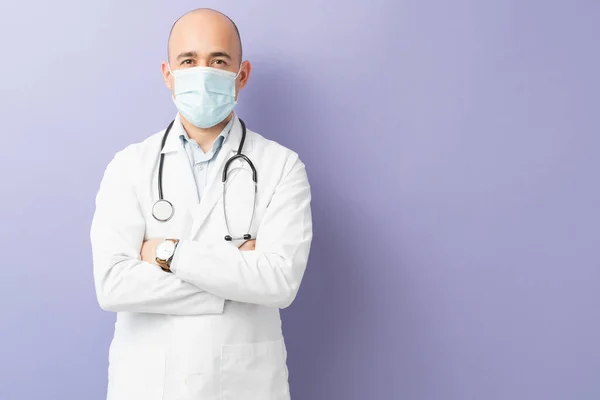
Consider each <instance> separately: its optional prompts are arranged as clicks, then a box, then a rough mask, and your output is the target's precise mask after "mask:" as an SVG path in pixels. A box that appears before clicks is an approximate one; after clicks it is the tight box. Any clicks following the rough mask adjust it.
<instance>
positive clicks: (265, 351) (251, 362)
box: [220, 339, 290, 400]
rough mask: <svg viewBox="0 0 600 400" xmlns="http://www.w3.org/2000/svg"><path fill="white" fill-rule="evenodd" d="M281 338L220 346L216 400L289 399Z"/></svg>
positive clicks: (284, 355)
mask: <svg viewBox="0 0 600 400" xmlns="http://www.w3.org/2000/svg"><path fill="white" fill-rule="evenodd" d="M289 399H290V392H289V386H288V370H287V366H286V350H285V345H284V343H283V339H279V340H273V341H265V342H257V343H240V344H228V345H223V346H222V347H221V396H220V400H289Z"/></svg>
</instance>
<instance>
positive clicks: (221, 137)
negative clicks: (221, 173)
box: [176, 115, 235, 152]
mask: <svg viewBox="0 0 600 400" xmlns="http://www.w3.org/2000/svg"><path fill="white" fill-rule="evenodd" d="M234 120H235V115H232V117H231V119H230V120H229V122H228V123H227V125H225V127H224V128H223V130H222V131H221V133H219V136H217V137H216V138H215V140H214V142H213V144H212V147H211V150H209V151H208V152H211V151H212V152H214V151H215V150H217V149H218V148H219V147H221V145H222V144H223V143H224V142H225V140H226V139H227V137H228V136H229V131H231V127H232V126H233V121H234ZM176 122H177V123H178V124H179V128H180V129H178V130H177V131H178V133H179V139H180V140H181V143H182V144H183V145H186V143H189V142H191V141H192V139H190V137H189V135H188V134H187V132H186V130H185V129H184V128H183V124H182V123H181V120H180V119H178V120H177V121H176Z"/></svg>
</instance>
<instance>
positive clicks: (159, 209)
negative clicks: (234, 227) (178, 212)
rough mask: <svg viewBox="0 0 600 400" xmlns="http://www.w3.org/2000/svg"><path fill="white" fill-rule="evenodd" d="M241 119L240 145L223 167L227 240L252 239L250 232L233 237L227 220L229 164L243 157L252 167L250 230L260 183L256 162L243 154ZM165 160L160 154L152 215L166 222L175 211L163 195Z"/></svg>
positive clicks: (243, 138)
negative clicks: (226, 196)
mask: <svg viewBox="0 0 600 400" xmlns="http://www.w3.org/2000/svg"><path fill="white" fill-rule="evenodd" d="M238 119H239V118H238ZM239 121H240V123H241V124H242V140H241V141H240V146H239V147H238V150H237V154H235V155H233V156H232V157H231V158H229V160H227V162H226V163H225V166H224V167H223V176H222V182H223V216H224V217H225V227H226V228H227V235H225V240H227V241H228V242H230V241H232V240H240V239H243V240H250V239H251V238H252V235H250V233H246V234H244V235H243V236H241V237H232V236H231V232H230V231H229V222H228V220H227V207H226V206H225V188H226V186H227V172H228V170H229V166H230V165H231V163H232V162H234V161H235V160H237V159H242V160H244V161H246V163H247V164H248V165H249V166H250V169H251V170H252V181H253V182H254V196H253V201H252V202H253V204H252V217H251V218H250V224H249V225H248V232H250V228H251V227H252V222H253V221H254V210H255V209H256V192H257V187H258V184H257V182H258V180H257V177H256V168H254V164H253V163H252V161H250V159H249V158H248V157H247V156H246V155H245V154H242V149H243V148H244V141H245V140H246V124H245V123H244V121H242V120H241V119H239ZM174 122H175V120H173V121H171V123H170V124H169V126H168V127H167V130H166V131H165V134H164V135H163V138H162V143H161V145H160V150H161V151H162V149H163V147H164V146H165V142H166V141H167V136H168V135H169V132H170V131H171V128H172V127H173V123H174ZM164 162H165V154H164V153H161V154H160V162H159V165H158V200H157V201H156V203H154V206H152V216H153V217H154V219H156V220H157V221H160V222H166V221H168V220H170V219H171V217H172V216H173V214H174V211H175V209H174V207H173V204H171V202H170V201H169V200H166V199H165V198H164V197H163V190H162V171H163V164H164ZM239 168H241V167H239ZM236 169H237V168H236Z"/></svg>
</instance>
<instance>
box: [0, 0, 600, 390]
mask: <svg viewBox="0 0 600 400" xmlns="http://www.w3.org/2000/svg"><path fill="white" fill-rule="evenodd" d="M359 3H360V4H359ZM198 6H212V7H216V8H219V9H220V10H222V11H224V12H226V13H228V14H229V15H230V16H231V17H232V18H234V19H235V20H236V21H237V22H238V25H239V28H240V30H241V33H242V37H243V41H244V46H245V55H246V58H247V59H249V60H251V61H252V62H253V66H254V69H253V74H252V76H251V80H250V83H249V85H248V87H247V88H246V90H245V91H244V92H243V94H242V96H241V99H240V100H241V101H240V105H239V108H238V112H239V114H240V115H241V116H242V117H243V118H245V119H246V121H247V122H248V124H249V126H250V127H251V128H252V129H253V130H256V131H258V132H261V133H262V134H264V135H265V136H268V137H270V138H272V139H275V140H277V141H279V142H281V143H283V144H285V145H287V146H289V147H291V148H293V149H294V150H296V151H298V152H299V153H300V155H301V157H302V159H303V160H304V162H305V163H306V165H307V169H308V172H309V178H310V180H311V184H312V187H313V198H314V201H313V213H314V221H315V236H314V238H315V240H314V244H313V250H312V253H311V259H310V263H309V267H308V269H307V273H306V276H305V280H304V283H303V286H302V288H301V290H300V293H299V295H298V298H297V300H296V302H295V303H294V304H293V305H292V306H291V307H290V308H288V309H287V310H285V311H284V312H283V318H284V332H285V337H286V340H287V343H288V350H289V367H290V373H291V388H292V395H293V398H294V400H320V399H335V400H338V399H340V400H365V399H406V400H440V399H444V400H470V399H473V400H481V399H485V400H531V399H544V400H553V399H557V400H558V399H560V400H565V399H569V400H597V399H598V398H600V379H599V376H600V344H599V343H600V341H599V338H600V320H599V312H598V297H599V295H600V290H599V289H600V282H599V279H600V270H599V266H600V262H599V256H598V249H599V248H600V246H599V239H600V237H599V234H600V232H599V227H600V207H599V205H600V189H599V188H598V178H597V173H598V170H599V168H600V158H599V157H598V147H599V145H600V138H599V136H598V131H599V129H600V113H599V112H598V107H599V103H600V99H599V98H598V97H599V96H598V93H599V89H600V79H599V77H598V71H600V56H599V55H598V37H599V35H600V25H599V24H598V21H599V20H600V4H599V3H598V2H597V1H595V0H590V1H573V0H571V1H566V0H564V1H541V0H539V1H520V0H502V1H501V0H497V1H493V2H491V1H488V2H482V1H475V0H471V1H467V0H458V1H453V2H449V1H442V0H438V1H417V0H406V1H397V0H387V1H385V0H377V1H373V0H370V1H367V0H365V1H362V2H359V1H355V2H348V1H341V0H337V1H318V0H305V1H302V2H299V1H297V2H287V1H285V2H284V1H275V0H270V1H267V0H262V1H257V0H253V1H245V2H241V1H237V2H236V1H205V2H198V1H178V2H167V1H136V2H132V1H130V2H125V1H116V0H111V1H75V0H71V1H67V0H60V1H52V2H43V1H37V2H31V1H29V2H28V1H22V2H15V1H11V2H8V1H7V2H2V3H0V41H1V42H0V44H1V46H0V48H2V53H3V55H4V56H3V58H2V60H3V61H2V62H1V64H0V76H1V78H0V90H1V93H2V102H1V111H0V115H1V122H2V141H3V146H2V155H1V158H0V171H2V172H1V173H2V185H1V187H0V191H1V192H0V194H1V196H0V199H1V200H0V201H1V207H0V210H1V211H0V213H1V214H0V217H1V221H2V222H1V229H0V235H1V236H0V240H1V243H2V258H3V260H2V274H1V277H0V285H1V290H0V304H2V309H3V311H2V317H3V318H2V331H1V334H0V360H1V363H0V399H3V400H4V399H6V400H30V399H61V400H76V399H77V400H79V399H86V400H101V399H104V395H105V387H106V373H107V371H106V368H107V350H108V344H109V341H110V339H111V337H112V329H113V325H112V324H113V321H114V315H113V314H110V313H105V312H103V311H101V310H100V308H99V307H98V305H97V303H96V299H95V294H94V288H93V281H92V264H91V253H90V245H89V227H90V222H91V217H92V213H93V210H94V204H93V202H94V198H95V195H96V191H97V190H98V186H99V183H100V179H101V177H102V173H103V172H104V168H105V167H106V164H107V163H108V161H109V160H110V158H111V157H112V156H113V155H114V153H115V152H116V151H118V150H120V149H122V148H123V147H125V146H126V145H127V144H129V143H132V142H135V141H140V140H142V139H144V138H146V137H147V136H149V135H150V134H152V133H154V132H156V131H158V130H160V129H162V128H163V127H164V126H166V124H167V123H168V122H169V121H170V119H171V118H172V117H173V116H174V113H175V109H174V106H173V104H172V102H171V99H170V94H169V92H168V91H167V89H166V88H165V87H164V85H163V82H162V78H161V76H160V62H161V61H162V60H163V58H164V55H165V48H166V40H167V34H168V31H169V29H170V26H171V24H172V23H173V21H174V20H175V19H176V18H177V17H178V16H179V15H181V14H182V13H184V12H185V11H188V10H189V9H192V8H195V7H198Z"/></svg>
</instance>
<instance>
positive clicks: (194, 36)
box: [162, 11, 251, 99]
mask: <svg viewBox="0 0 600 400" xmlns="http://www.w3.org/2000/svg"><path fill="white" fill-rule="evenodd" d="M240 62H241V60H240V48H239V42H238V39H237V35H236V33H235V29H234V28H233V25H232V24H231V22H230V21H229V20H227V19H226V18H225V17H223V16H222V15H220V14H217V13H213V12H210V11H202V12H198V13H191V14H188V15H186V16H184V17H182V18H181V19H180V20H179V21H178V22H177V24H176V25H175V27H174V28H173V32H172V33H171V38H170V41H169V60H168V63H170V67H171V70H172V71H177V70H179V69H186V68H194V67H200V66H201V67H210V68H216V69H222V70H226V71H230V72H233V73H236V74H237V73H238V71H239V70H240ZM250 70H251V67H250V63H249V62H248V61H244V62H243V63H242V64H241V71H240V73H239V75H238V77H237V79H236V99H237V97H238V95H239V91H240V90H241V89H242V88H244V87H245V86H246V83H247V82H248V78H249V77H250ZM162 74H163V77H164V80H165V84H166V86H167V87H168V88H169V89H170V90H171V93H172V94H173V96H174V92H173V90H174V84H173V75H172V74H171V72H170V71H169V66H168V65H167V62H163V63H162Z"/></svg>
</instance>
